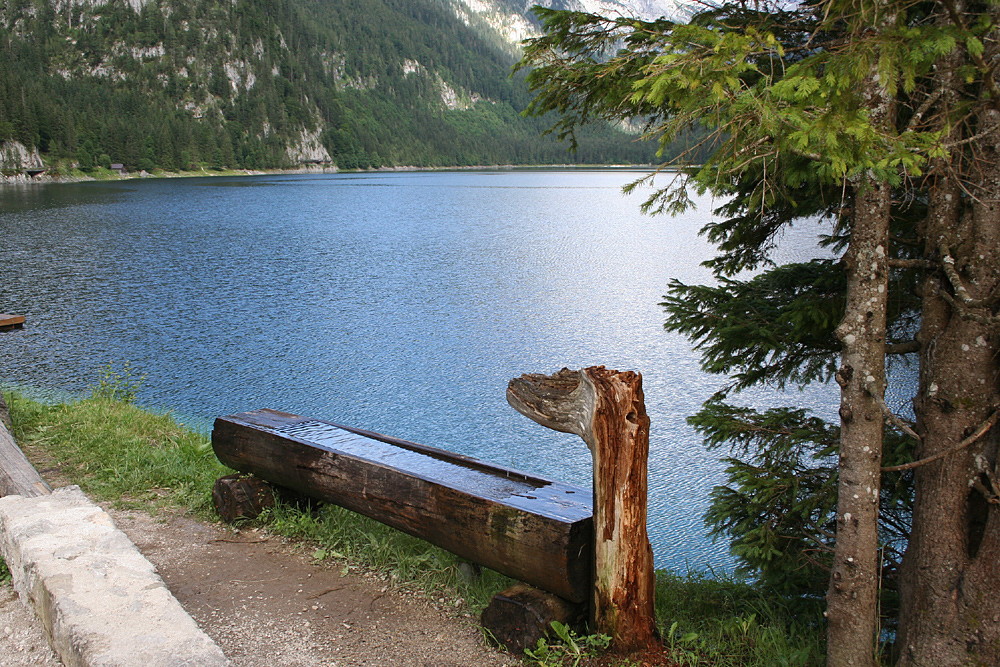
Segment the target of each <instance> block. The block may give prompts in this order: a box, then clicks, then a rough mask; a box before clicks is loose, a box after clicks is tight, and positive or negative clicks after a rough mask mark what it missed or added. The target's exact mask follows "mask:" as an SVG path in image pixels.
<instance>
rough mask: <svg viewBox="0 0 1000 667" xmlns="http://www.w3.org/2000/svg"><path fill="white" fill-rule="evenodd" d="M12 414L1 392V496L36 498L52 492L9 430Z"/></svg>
mask: <svg viewBox="0 0 1000 667" xmlns="http://www.w3.org/2000/svg"><path fill="white" fill-rule="evenodd" d="M9 424H10V414H9V413H8V412H7V404H6V403H5V402H4V400H3V395H2V394H0V497H2V496H24V497H26V498H34V497H36V496H44V495H48V494H50V493H52V487H50V486H49V485H48V484H47V483H46V482H45V480H44V479H42V477H41V475H39V474H38V471H37V470H35V466H33V465H31V462H30V461H28V457H26V456H25V455H24V452H22V451H21V448H20V447H18V446H17V442H15V441H14V435H13V433H11V432H10V430H8V425H9Z"/></svg>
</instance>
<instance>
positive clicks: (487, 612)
mask: <svg viewBox="0 0 1000 667" xmlns="http://www.w3.org/2000/svg"><path fill="white" fill-rule="evenodd" d="M586 617H587V605H586V604H585V603H584V604H576V603H573V602H569V601H567V600H564V599H562V598H561V597H559V596H557V595H553V594H552V593H546V592H545V591H542V590H539V589H537V588H533V587H531V586H529V585H528V584H522V583H518V584H515V585H513V586H511V587H510V588H508V589H507V590H505V591H503V592H502V593H497V594H496V595H494V596H493V599H492V600H490V603H489V605H487V607H486V609H484V610H483V614H482V616H481V617H480V623H482V626H483V628H485V629H486V630H487V631H488V633H489V635H490V636H491V637H492V639H493V640H495V641H496V643H498V644H500V645H501V646H502V647H504V648H506V650H508V651H510V652H511V653H516V654H520V653H523V652H524V649H526V648H534V647H535V645H536V644H537V643H538V640H539V639H541V638H542V637H544V636H545V635H546V633H548V631H549V630H550V629H551V623H552V621H559V622H560V623H564V624H566V625H568V626H570V627H573V628H576V627H577V626H580V625H582V624H583V622H584V621H585V620H586Z"/></svg>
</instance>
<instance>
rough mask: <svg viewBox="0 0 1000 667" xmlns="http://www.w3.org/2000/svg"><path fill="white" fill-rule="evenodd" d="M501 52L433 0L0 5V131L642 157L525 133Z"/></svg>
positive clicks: (174, 155) (146, 155)
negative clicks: (454, 104)
mask: <svg viewBox="0 0 1000 667" xmlns="http://www.w3.org/2000/svg"><path fill="white" fill-rule="evenodd" d="M404 63H410V64H418V66H417V68H416V71H412V69H413V68H412V67H411V68H410V70H411V71H406V70H405V69H404ZM512 64H513V56H512V55H511V54H510V53H509V52H508V51H506V50H504V48H501V46H500V45H499V44H497V43H493V42H491V40H490V38H489V36H488V35H487V34H486V33H484V32H478V31H476V30H472V29H470V28H469V27H467V26H466V25H464V24H463V23H462V21H460V20H459V19H458V18H457V16H456V15H455V13H454V9H453V8H452V7H451V6H450V5H449V4H448V3H445V2H439V1H438V0H418V1H414V0H359V1H358V2H349V3H342V2H337V3H319V2H315V1H312V0H238V1H237V2H235V3H221V4H220V3H212V2H208V1H207V0H199V1H197V2H187V1H182V0H160V1H159V2H151V3H148V4H146V5H145V6H144V7H143V9H142V11H141V12H138V13H137V12H135V11H134V10H133V9H132V8H131V7H130V6H129V5H128V4H127V3H126V2H124V1H123V0H112V2H109V3H108V4H106V5H100V6H92V5H74V6H73V7H72V8H69V9H66V8H64V9H62V10H60V12H58V13H56V12H55V11H54V10H53V6H52V5H51V3H50V2H49V1H48V0H32V1H31V2H5V3H2V4H0V140H4V139H15V140H18V141H20V142H22V143H24V144H25V145H27V146H29V147H30V146H37V147H38V148H39V150H40V151H42V153H43V154H44V155H45V156H46V158H47V159H48V160H49V161H50V162H51V161H52V160H67V161H75V162H77V163H78V164H79V166H80V167H81V168H82V169H89V168H91V167H93V166H96V164H95V163H99V161H98V160H97V156H100V155H101V154H107V155H108V156H109V157H110V161H111V162H120V163H123V164H124V165H125V168H126V169H128V170H130V171H134V170H136V169H150V168H154V167H156V168H165V169H195V168H200V167H204V166H210V167H238V168H251V169H253V168H266V167H289V166H294V164H293V161H292V159H290V157H289V156H288V154H287V153H286V147H288V146H289V145H295V144H296V143H297V142H298V140H299V139H300V137H301V136H302V133H303V132H304V131H306V132H313V131H319V132H320V140H321V142H322V143H323V145H324V146H325V148H326V149H327V151H328V152H329V153H330V154H331V156H332V158H333V161H334V162H335V163H336V164H337V165H338V166H340V167H342V168H367V167H376V166H383V165H421V166H451V165H472V164H505V163H567V162H576V161H584V162H595V163H597V162H601V163H610V162H617V163H622V162H625V163H639V162H643V163H648V162H651V161H652V160H653V153H654V150H655V146H654V145H653V144H650V143H648V142H647V143H646V144H637V143H635V142H634V141H633V137H631V136H629V135H626V134H623V133H621V132H618V131H616V130H612V129H611V128H610V127H608V126H604V127H602V128H599V129H597V130H595V131H594V132H593V133H591V134H590V136H588V137H587V139H586V140H585V141H583V142H582V143H581V147H580V148H581V150H580V152H579V153H578V154H577V155H576V156H574V155H571V154H570V153H568V151H567V147H566V146H565V145H562V144H561V143H559V142H557V141H554V140H539V134H540V133H541V131H542V130H543V129H544V126H545V122H544V121H542V120H540V119H536V118H524V117H522V116H521V115H520V111H521V110H523V109H524V108H525V107H526V106H527V104H528V100H529V95H528V92H527V88H526V86H525V85H524V83H523V81H522V80H521V79H519V78H511V77H510V76H509V72H510V68H511V65H512ZM445 85H446V86H447V87H449V88H450V89H452V90H454V91H456V93H457V95H458V97H459V98H460V101H461V100H462V99H464V102H462V103H460V104H459V105H458V108H454V109H449V108H446V106H445V104H444V103H443V101H442V94H443V90H444V88H443V87H444V86H445Z"/></svg>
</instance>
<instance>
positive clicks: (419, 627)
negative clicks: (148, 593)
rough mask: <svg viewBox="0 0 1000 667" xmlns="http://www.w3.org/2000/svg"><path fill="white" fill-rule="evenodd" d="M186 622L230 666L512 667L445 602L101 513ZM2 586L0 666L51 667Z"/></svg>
mask: <svg viewBox="0 0 1000 667" xmlns="http://www.w3.org/2000/svg"><path fill="white" fill-rule="evenodd" d="M109 511H110V512H111V514H112V516H113V517H114V520H115V523H116V524H117V525H118V527H119V528H121V529H122V530H123V531H125V533H126V534H127V535H128V536H129V537H130V538H131V539H132V541H133V542H134V543H135V545H136V546H137V547H138V548H139V549H140V550H141V551H142V553H143V554H145V556H146V557H147V558H148V559H149V560H150V561H152V563H153V564H154V565H155V566H156V568H157V570H158V571H159V573H160V576H162V577H163V579H164V581H166V583H167V586H168V587H169V588H170V590H171V591H172V592H173V594H174V596H175V597H176V598H177V599H178V600H179V601H180V603H181V604H182V605H183V606H184V608H185V609H187V611H188V612H189V613H190V614H191V615H192V616H193V617H194V619H195V621H196V622H197V623H198V624H199V625H200V626H201V627H202V629H203V630H205V632H207V633H208V634H209V635H210V636H211V637H212V638H213V639H214V640H215V641H216V642H217V643H218V644H219V646H220V647H222V650H223V651H225V653H226V655H227V656H228V657H229V658H230V660H231V661H232V664H233V665H234V666H237V667H243V666H246V667H257V666H260V667H272V666H273V665H282V666H284V667H308V666H313V665H329V666H337V667H353V666H360V665H371V666H375V665H378V666H393V665H399V666H406V667H432V666H433V667H513V666H516V665H520V664H522V663H520V661H518V660H515V659H514V658H513V657H511V656H509V655H506V654H502V653H500V652H497V651H494V650H492V649H489V648H487V647H486V646H484V645H483V642H482V638H481V636H480V633H479V630H478V629H477V627H476V625H475V620H474V619H472V618H469V617H467V616H462V615H461V614H460V613H458V612H456V610H455V608H454V606H452V605H450V604H449V603H448V601H446V600H439V601H437V602H436V603H433V604H432V603H431V602H430V601H427V600H424V599H422V598H419V597H415V596H408V595H405V594H401V593H399V592H397V591H394V590H391V589H390V588H389V587H388V586H387V585H386V584H385V583H384V582H382V581H380V580H379V579H378V578H377V577H374V576H363V575H360V574H358V573H355V572H353V571H349V572H346V573H344V572H342V569H340V568H339V567H337V568H334V567H330V566H326V565H315V564H313V563H311V562H310V560H309V558H308V557H307V556H306V555H305V554H304V553H302V551H301V549H296V548H295V546H294V545H291V544H287V543H286V542H284V541H283V540H282V539H281V538H278V537H274V536H271V535H268V534H266V533H264V532H262V531H256V530H246V531H240V532H234V531H232V530H229V529H225V528H222V527H219V526H215V525H209V524H203V523H200V522H197V521H193V520H191V519H189V518H186V517H183V516H169V517H164V518H152V517H150V516H149V515H146V514H144V513H141V512H120V511H114V510H109ZM33 621H34V619H33V618H32V616H31V614H30V612H28V611H27V610H26V609H25V608H24V606H23V605H22V604H21V603H20V602H19V601H18V600H17V599H16V596H15V595H14V594H13V592H12V591H11V588H10V585H9V584H8V585H6V586H3V587H0V643H2V644H3V645H4V646H10V647H11V648H9V649H7V650H5V651H2V652H0V665H3V666H4V667H7V666H9V667H27V666H29V665H31V666H35V665H58V664H60V663H59V662H58V661H55V660H54V658H53V657H52V656H51V653H50V652H49V651H48V650H47V644H46V642H45V640H44V638H43V637H42V635H41V632H40V630H39V629H38V627H37V623H34V622H33Z"/></svg>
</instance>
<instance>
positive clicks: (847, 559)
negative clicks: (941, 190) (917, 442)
mask: <svg viewBox="0 0 1000 667" xmlns="http://www.w3.org/2000/svg"><path fill="white" fill-rule="evenodd" d="M889 204H890V194H889V187H888V185H886V184H884V183H868V184H866V185H865V186H864V187H863V188H862V189H861V190H860V192H859V193H858V194H857V195H856V197H855V204H854V213H853V226H852V228H851V241H850V246H849V248H848V251H847V255H846V257H845V262H846V263H847V272H848V281H847V307H846V310H845V314H844V320H843V322H841V324H840V326H839V327H838V328H837V335H838V337H839V338H840V340H841V342H842V344H843V355H842V358H841V366H840V369H839V370H838V371H837V375H836V378H837V382H838V383H839V384H840V386H841V399H840V420H841V421H840V423H841V436H840V461H839V483H838V488H837V542H836V547H835V551H834V561H833V570H832V572H831V575H830V588H829V591H828V592H827V620H828V623H829V626H828V634H827V664H828V665H831V667H842V666H844V665H858V666H862V665H868V666H871V665H874V664H875V646H876V644H875V640H876V633H877V631H878V613H877V610H878V605H877V599H878V581H879V563H878V511H879V484H880V479H881V472H880V467H881V462H882V426H883V420H884V415H883V407H882V406H883V405H884V394H885V340H886V293H887V290H888V274H889V267H888V251H887V248H888V239H889Z"/></svg>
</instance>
